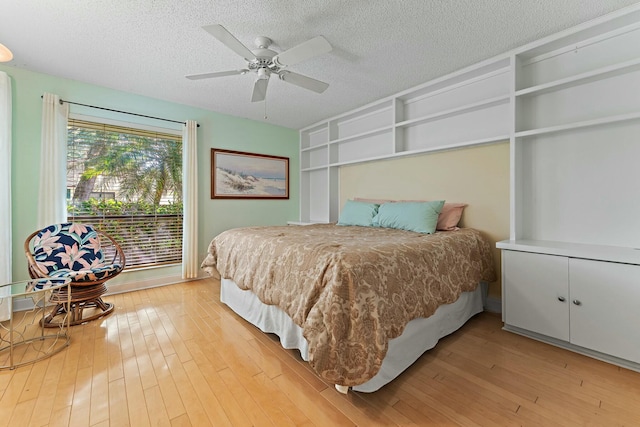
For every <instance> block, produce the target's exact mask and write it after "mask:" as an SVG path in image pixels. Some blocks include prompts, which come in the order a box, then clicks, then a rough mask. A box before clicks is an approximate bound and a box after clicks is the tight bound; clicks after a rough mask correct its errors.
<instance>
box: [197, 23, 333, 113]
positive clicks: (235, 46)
mask: <svg viewBox="0 0 640 427" xmlns="http://www.w3.org/2000/svg"><path fill="white" fill-rule="evenodd" d="M202 28H203V29H204V30H205V31H207V32H208V33H209V34H211V35H212V36H214V37H215V38H217V39H218V40H220V41H221V42H222V43H223V44H224V45H226V46H227V47H228V48H229V49H231V50H232V51H234V52H235V53H237V54H238V55H240V56H242V57H243V58H244V59H245V61H247V68H243V69H240V70H231V71H219V72H214V73H203V74H191V75H188V76H186V77H187V78H188V79H190V80H199V79H208V78H212V77H225V76H233V75H236V74H247V73H254V74H256V76H257V78H256V81H255V83H254V84H253V94H252V95H251V102H258V101H263V100H264V99H265V97H266V94H267V85H268V83H269V77H270V76H271V75H272V74H275V75H277V76H278V78H279V79H280V80H283V81H285V82H287V83H291V84H294V85H296V86H300V87H302V88H305V89H309V90H312V91H314V92H317V93H322V92H324V91H325V90H326V89H327V88H328V87H329V84H327V83H325V82H321V81H320V80H316V79H312V78H311V77H307V76H303V75H302V74H298V73H294V72H292V71H289V70H288V69H286V68H287V67H289V66H290V65H295V64H297V63H299V62H302V61H305V60H307V59H309V58H313V57H314V56H318V55H321V54H323V53H327V52H330V51H331V49H332V47H331V45H330V44H329V42H328V41H327V40H326V39H325V38H324V37H322V36H317V37H314V38H312V39H310V40H307V41H306V42H303V43H300V44H299V45H297V46H294V47H292V48H291V49H288V50H286V51H284V52H280V53H278V52H275V51H273V50H271V49H269V46H270V45H271V43H272V40H271V39H270V38H268V37H262V36H260V37H256V39H255V44H256V49H253V50H250V49H249V48H247V47H246V46H245V45H243V44H242V43H240V41H239V40H238V39H236V38H235V37H234V36H233V34H231V33H230V32H229V31H227V29H226V28H224V27H223V26H222V25H219V24H215V25H208V26H205V27H202Z"/></svg>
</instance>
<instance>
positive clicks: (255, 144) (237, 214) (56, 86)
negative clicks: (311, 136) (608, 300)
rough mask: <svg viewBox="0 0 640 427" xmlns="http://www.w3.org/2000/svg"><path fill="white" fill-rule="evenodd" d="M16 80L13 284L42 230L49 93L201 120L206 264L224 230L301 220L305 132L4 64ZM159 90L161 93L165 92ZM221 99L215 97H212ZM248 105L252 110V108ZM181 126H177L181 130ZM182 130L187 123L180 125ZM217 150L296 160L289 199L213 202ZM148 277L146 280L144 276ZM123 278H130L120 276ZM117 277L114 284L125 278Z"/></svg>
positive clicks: (80, 110) (201, 225) (201, 234)
mask: <svg viewBox="0 0 640 427" xmlns="http://www.w3.org/2000/svg"><path fill="white" fill-rule="evenodd" d="M0 71H4V72H6V73H7V74H8V75H9V76H10V77H11V83H12V92H13V100H12V101H13V128H12V139H13V145H12V154H11V156H12V163H11V168H12V174H11V175H12V187H11V191H12V224H11V227H12V233H13V252H12V254H13V279H14V280H22V279H26V278H28V275H27V267H26V261H25V257H24V252H23V244H24V239H25V238H26V237H27V236H28V235H29V234H30V233H32V232H33V231H35V229H36V227H37V212H36V209H37V207H38V201H37V198H38V183H39V179H40V176H39V173H38V170H39V165H40V127H41V117H42V99H41V95H42V94H43V93H44V92H50V93H54V94H57V95H59V96H60V97H61V98H62V99H65V100H69V101H73V102H78V103H84V104H91V105H97V106H100V107H106V108H111V109H115V110H123V111H129V112H135V113H138V114H144V115H150V116H155V117H163V118H167V119H173V120H179V121H184V120H187V119H191V120H196V121H197V122H198V123H199V124H200V127H199V128H198V238H199V242H198V256H199V259H200V260H202V259H203V258H204V256H205V254H206V250H207V246H208V244H209V241H210V240H211V239H212V238H213V237H214V236H215V235H217V234H219V233H220V232H222V231H224V230H226V229H229V228H233V227H241V226H247V225H284V224H286V222H287V221H289V220H297V219H298V216H299V213H298V211H299V196H298V189H299V185H298V179H299V174H298V170H299V162H298V157H299V151H298V131H297V130H294V129H289V128H285V127H281V126H275V125H272V124H269V123H265V122H258V121H254V120H248V119H243V118H239V117H234V116H229V115H225V114H220V113H215V112H212V111H207V110H203V109H200V108H194V107H189V106H186V105H181V104H175V103H171V102H167V101H162V100H158V99H154V98H148V97H144V96H139V95H135V94H131V93H127V92H121V91H116V90H113V89H108V88H105V87H101V86H95V85H91V84H86V83H81V82H77V81H73V80H67V79H62V78H58V77H54V76H50V75H46V74H41V73H34V72H30V71H25V70H21V69H16V68H13V67H10V66H3V65H0ZM158 90H159V91H161V90H162V88H158ZM211 95H212V96H215V93H212V94H211ZM247 107H249V105H247ZM70 112H71V113H72V114H73V113H76V114H85V115H92V116H98V117H108V118H112V119H118V120H122V121H128V122H137V123H144V124H152V125H155V126H161V127H162V126H164V127H166V126H168V124H167V123H166V122H162V121H156V120H148V119H142V118H136V117H135V116H131V115H123V114H117V113H109V112H106V111H102V110H96V109H88V108H84V107H78V106H74V105H71V106H70ZM174 126H175V125H174ZM177 126H178V128H179V126H181V125H177ZM211 148H225V149H232V150H238V151H249V152H255V153H262V154H271V155H276V156H285V157H289V159H290V161H289V175H290V191H289V193H290V199H289V200H211V198H210V181H211V180H210V168H211V166H210V158H211V155H210V153H211ZM155 270H156V271H155V273H147V276H148V277H152V276H153V275H154V274H155V275H156V276H158V275H160V276H162V275H163V274H166V275H169V274H174V275H175V274H176V272H177V274H179V271H180V270H179V269H176V268H175V267H174V268H173V269H168V270H166V271H165V272H163V271H162V269H155ZM138 274H139V276H140V277H141V278H144V277H145V276H144V275H143V274H141V273H138ZM121 276H123V275H121ZM118 279H120V277H119V278H116V279H115V280H118Z"/></svg>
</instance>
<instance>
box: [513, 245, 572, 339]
mask: <svg viewBox="0 0 640 427" xmlns="http://www.w3.org/2000/svg"><path fill="white" fill-rule="evenodd" d="M502 257H503V258H502V259H503V262H504V263H503V279H502V281H503V286H504V289H503V292H504V296H505V307H504V310H505V323H506V324H508V325H511V326H517V327H518V328H522V329H526V330H528V331H533V332H537V333H539V334H543V335H547V336H550V337H553V338H557V339H560V340H564V341H569V295H568V294H569V277H568V275H569V266H568V259H567V258H566V257H561V256H553V255H542V254H534V253H528V252H516V251H503V252H502Z"/></svg>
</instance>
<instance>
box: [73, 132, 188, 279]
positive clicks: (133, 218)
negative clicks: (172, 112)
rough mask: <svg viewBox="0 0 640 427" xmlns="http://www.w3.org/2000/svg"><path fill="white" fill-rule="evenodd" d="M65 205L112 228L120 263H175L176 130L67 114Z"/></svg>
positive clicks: (178, 249)
mask: <svg viewBox="0 0 640 427" xmlns="http://www.w3.org/2000/svg"><path fill="white" fill-rule="evenodd" d="M67 212H68V219H69V221H79V222H87V223H90V224H93V225H94V226H95V227H96V228H98V229H100V230H102V231H105V232H106V233H109V234H111V235H113V236H114V237H115V238H116V240H118V243H120V245H121V247H122V249H123V250H124V252H125V255H126V259H127V268H128V269H131V268H140V267H147V266H155V265H165V264H176V263H181V262H182V214H183V205H182V137H181V135H179V134H172V133H169V132H167V133H163V132H155V131H148V130H144V129H136V128H132V127H123V126H115V125H110V124H104V123H96V122H90V121H83V120H73V119H70V120H69V123H68V137H67Z"/></svg>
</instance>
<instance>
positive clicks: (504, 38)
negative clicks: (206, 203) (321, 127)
mask: <svg viewBox="0 0 640 427" xmlns="http://www.w3.org/2000/svg"><path fill="white" fill-rule="evenodd" d="M633 3H635V2H634V1H629V0H519V1H516V0H449V1H447V0H368V1H365V0H262V1H260V0H243V1H240V0H221V1H218V0H106V1H105V0H53V1H52V0H0V17H1V18H0V19H1V22H2V23H1V25H0V43H2V44H4V45H6V46H7V47H9V48H10V49H11V50H12V51H13V53H14V59H13V61H11V62H9V63H8V65H10V66H15V67H18V68H24V69H28V70H32V71H37V72H42V73H46V74H51V75H54V76H59V77H65V78H69V79H73V80H78V81H82V82H87V83H92V84H96V85H100V86H105V87H109V88H113V89H118V90H123V91H126V92H132V93H136V94H140V95H145V96H149V97H153V98H159V99H163V100H167V101H172V102H177V103H181V104H186V105H191V106H195V107H200V108H203V109H207V110H212V111H216V112H221V113H226V114H231V115H234V116H240V117H247V118H250V119H255V120H264V117H263V116H264V107H265V105H264V103H262V102H260V103H251V102H250V97H251V91H252V88H253V80H252V76H253V75H252V74H248V75H237V76H230V77H222V78H217V79H208V80H197V81H192V80H187V79H185V77H184V76H185V75H187V74H196V73H204V72H211V71H226V70H234V69H239V68H243V67H244V65H245V64H244V61H243V59H242V58H240V57H239V56H238V55H237V54H235V53H234V52H233V51H231V50H229V49H228V48H227V47H225V46H224V45H223V44H222V43H220V42H219V41H218V40H216V39H215V38H214V37H213V36H211V35H210V34H209V33H207V32H206V31H204V30H203V29H202V27H203V26H205V25H210V24H222V25H223V26H224V27H226V28H227V29H228V30H229V31H230V32H231V33H232V34H234V35H235V36H236V38H238V39H239V40H240V41H241V42H242V43H244V44H245V45H246V46H247V47H249V48H250V49H253V48H254V44H253V40H254V39H255V37H256V36H259V35H261V36H267V37H270V38H271V39H273V41H274V45H272V49H274V50H276V51H283V50H286V49H288V48H291V47H293V46H295V45H297V44H299V43H301V42H303V41H305V40H307V39H310V38H312V37H315V36H317V35H323V36H324V37H325V38H326V39H327V40H328V41H329V42H330V43H331V44H332V45H333V51H332V52H330V53H328V54H325V55H322V56H319V57H316V58H312V59H310V60H308V61H305V62H303V63H300V64H297V65H294V66H292V67H291V70H292V71H295V72H298V73H301V74H304V75H307V76H309V77H313V78H315V79H318V80H322V81H325V82H327V83H329V84H330V86H329V88H328V89H327V90H326V91H325V92H324V93H323V94H316V93H314V92H311V91H307V90H305V89H302V88H299V87H297V86H293V85H291V84H288V83H285V82H283V81H279V80H278V79H276V78H272V79H271V81H270V83H269V89H268V91H267V104H266V108H267V114H268V119H267V121H268V122H270V123H274V124H278V125H282V126H287V127H290V128H294V129H299V128H302V127H305V126H307V125H310V124H312V123H315V122H317V121H320V120H322V119H326V118H329V117H332V116H335V115H337V114H340V113H343V112H345V111H349V110H352V109H354V108H357V107H359V106H362V105H365V104H367V103H369V102H372V101H375V100H377V99H380V98H383V97H386V96H389V95H393V94H395V93H397V92H400V91H402V90H404V89H408V88H410V87H413V86H416V85H418V84H421V83H423V82H426V81H428V80H431V79H433V78H435V77H438V76H441V75H444V74H447V73H449V72H451V71H454V70H456V69H459V68H462V67H464V66H467V65H471V64H473V63H476V62H479V61H481V60H483V59H486V58H490V57H492V56H495V55H498V54H501V53H504V52H506V51H509V50H511V49H513V48H516V47H518V46H521V45H523V44H526V43H528V42H530V41H534V40H536V39H539V38H541V37H544V36H546V35H549V34H553V33H555V32H557V31H560V30H562V29H565V28H568V27H570V26H573V25H576V24H579V23H581V22H584V21H587V20H590V19H593V18H596V17H598V16H601V15H604V14H606V13H609V12H611V11H614V10H617V9H620V8H622V7H625V6H627V5H630V4H633ZM105 102H106V101H105ZM94 104H96V105H104V103H101V102H100V100H98V99H96V100H95V102H94ZM111 107H112V108H113V107H114V106H111ZM120 108H121V109H126V106H124V105H123V106H120ZM179 119H185V118H179Z"/></svg>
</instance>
